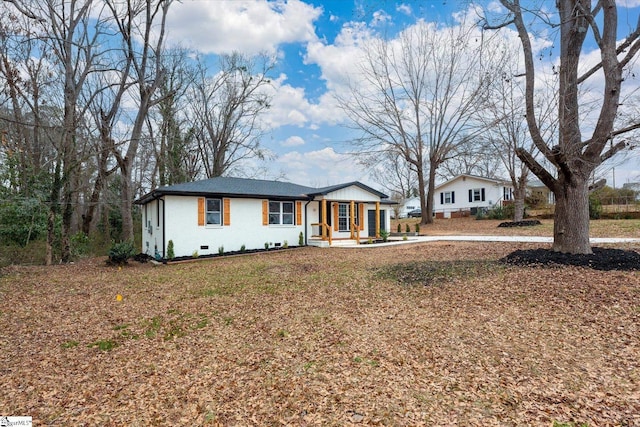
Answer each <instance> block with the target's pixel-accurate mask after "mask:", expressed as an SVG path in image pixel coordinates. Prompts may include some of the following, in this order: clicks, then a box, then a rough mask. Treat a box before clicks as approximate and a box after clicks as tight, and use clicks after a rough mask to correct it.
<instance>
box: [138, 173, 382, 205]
mask: <svg viewBox="0 0 640 427" xmlns="http://www.w3.org/2000/svg"><path fill="white" fill-rule="evenodd" d="M352 185H355V186H357V187H360V188H362V189H364V190H366V191H369V192H370V193H373V194H375V195H378V196H379V197H381V198H383V199H386V198H387V196H386V195H385V194H383V193H381V192H379V191H377V190H374V189H372V188H371V187H368V186H366V185H364V184H362V183H360V182H357V181H355V182H349V183H346V184H339V185H332V186H330V187H324V188H312V187H306V186H304V185H298V184H293V183H290V182H284V181H267V180H261V179H247V178H230V177H216V178H210V179H203V180H201V181H193V182H185V183H183V184H175V185H169V186H163V187H158V188H156V189H155V190H153V191H151V192H150V193H147V194H145V195H144V196H142V197H141V198H140V199H138V200H136V203H137V204H141V205H142V204H145V203H148V202H150V201H151V200H153V199H156V198H158V197H161V196H164V195H178V196H210V195H219V196H236V197H250V198H264V197H268V198H271V199H278V198H281V199H312V198H313V196H316V195H324V194H328V193H330V192H332V191H336V190H340V189H342V188H346V187H349V186H352Z"/></svg>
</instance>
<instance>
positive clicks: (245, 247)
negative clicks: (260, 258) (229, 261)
mask: <svg viewBox="0 0 640 427" xmlns="http://www.w3.org/2000/svg"><path fill="white" fill-rule="evenodd" d="M246 250H247V246H246V245H245V244H242V246H240V252H244V251H246Z"/></svg>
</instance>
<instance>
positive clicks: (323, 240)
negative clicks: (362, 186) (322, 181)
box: [307, 198, 386, 248]
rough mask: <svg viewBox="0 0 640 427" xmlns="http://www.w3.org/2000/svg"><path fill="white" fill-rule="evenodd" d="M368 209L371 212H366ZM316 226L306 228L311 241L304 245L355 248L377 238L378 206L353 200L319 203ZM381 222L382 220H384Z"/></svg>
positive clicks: (322, 201) (378, 227) (379, 211)
mask: <svg viewBox="0 0 640 427" xmlns="http://www.w3.org/2000/svg"><path fill="white" fill-rule="evenodd" d="M367 205H368V206H369V207H370V208H374V209H369V210H367ZM318 208H319V212H318V220H319V222H316V223H311V224H309V225H310V227H311V229H310V237H309V238H308V240H307V244H308V245H310V246H316V247H325V248H326V247H335V246H354V245H358V244H360V243H363V242H368V241H369V240H370V239H378V238H379V237H380V230H381V226H382V227H384V228H385V230H386V227H385V226H384V223H386V221H383V222H381V213H384V212H383V211H381V209H380V202H379V201H375V202H362V201H356V200H348V201H336V200H327V199H326V198H322V199H321V200H318ZM383 220H384V218H383Z"/></svg>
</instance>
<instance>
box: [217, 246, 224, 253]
mask: <svg viewBox="0 0 640 427" xmlns="http://www.w3.org/2000/svg"><path fill="white" fill-rule="evenodd" d="M223 254H224V246H218V255H223Z"/></svg>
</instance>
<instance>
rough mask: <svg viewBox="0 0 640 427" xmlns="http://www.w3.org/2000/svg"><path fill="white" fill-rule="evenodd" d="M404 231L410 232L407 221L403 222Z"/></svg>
mask: <svg viewBox="0 0 640 427" xmlns="http://www.w3.org/2000/svg"><path fill="white" fill-rule="evenodd" d="M404 231H406V232H407V233H410V232H411V227H410V226H409V223H406V224H405V227H404Z"/></svg>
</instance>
